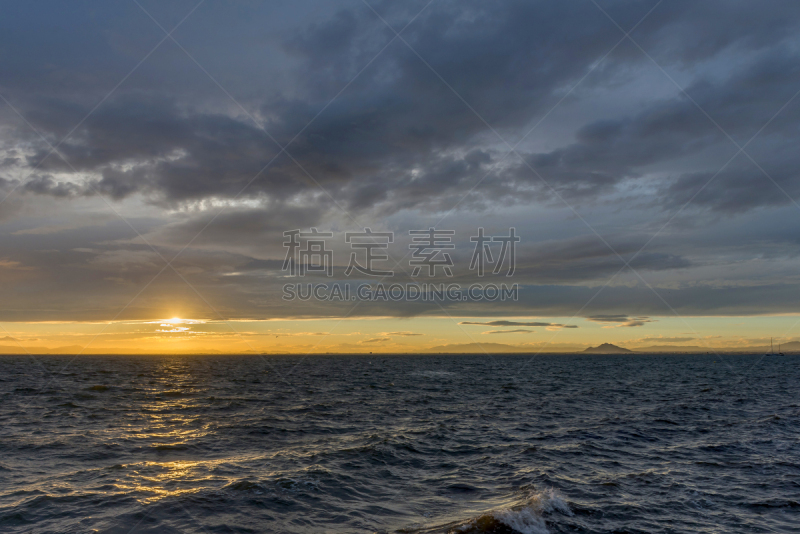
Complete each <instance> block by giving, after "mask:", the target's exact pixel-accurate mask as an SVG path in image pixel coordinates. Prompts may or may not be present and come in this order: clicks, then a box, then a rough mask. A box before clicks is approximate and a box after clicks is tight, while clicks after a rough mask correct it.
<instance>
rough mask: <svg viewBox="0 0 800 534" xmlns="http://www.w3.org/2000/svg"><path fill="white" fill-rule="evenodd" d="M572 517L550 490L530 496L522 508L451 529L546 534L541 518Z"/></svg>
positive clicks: (473, 533)
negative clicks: (551, 514)
mask: <svg viewBox="0 0 800 534" xmlns="http://www.w3.org/2000/svg"><path fill="white" fill-rule="evenodd" d="M552 512H561V513H562V514H565V515H570V516H571V515H572V510H570V508H569V505H568V504H567V503H566V502H565V501H564V499H563V498H562V497H561V496H560V495H559V494H558V493H557V492H556V491H554V490H552V489H550V490H547V491H543V492H539V493H536V494H534V495H533V496H532V497H531V498H530V499H529V500H528V502H527V503H526V504H524V505H523V506H522V507H513V508H505V509H501V510H495V511H492V512H488V513H486V514H483V515H481V516H480V517H477V518H475V519H473V520H471V521H470V522H469V523H467V524H465V525H462V526H460V527H459V528H457V529H455V531H454V532H458V533H460V534H481V533H490V532H491V533H498V534H548V533H549V532H550V531H549V530H548V529H547V523H546V522H545V519H544V514H549V513H552Z"/></svg>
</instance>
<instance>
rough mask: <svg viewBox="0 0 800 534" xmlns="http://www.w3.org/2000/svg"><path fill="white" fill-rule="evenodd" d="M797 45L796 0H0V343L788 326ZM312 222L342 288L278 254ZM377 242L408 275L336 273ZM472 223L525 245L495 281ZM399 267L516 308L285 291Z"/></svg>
mask: <svg viewBox="0 0 800 534" xmlns="http://www.w3.org/2000/svg"><path fill="white" fill-rule="evenodd" d="M798 30H800V4H798V3H797V2H792V1H785V2H783V1H779V0H775V1H773V2H769V3H767V4H763V3H754V2H730V1H707V2H702V3H700V2H692V1H680V0H676V1H672V0H670V1H662V2H658V1H632V0H596V1H595V0H585V1H584V0H575V1H570V2H545V1H531V0H526V1H503V0H496V1H494V0H493V1H485V0H484V1H474V2H473V1H469V0H467V1H459V2H454V1H448V0H431V1H428V0H422V1H416V0H413V1H408V2H402V3H401V2H388V1H372V0H370V1H365V0H357V1H349V0H348V1H338V2H329V1H328V2H322V1H292V2H288V1H275V2H268V3H262V2H250V1H236V2H233V1H223V0H215V1H212V0H205V1H202V2H201V1H199V0H198V1H195V0H191V1H187V2H183V1H175V2H169V3H164V2H156V1H150V0H132V1H129V2H127V1H126V2H114V3H97V2H81V1H76V2H69V3H65V2H54V1H53V2H45V1H42V2H36V3H30V2H17V3H11V4H8V5H5V6H4V17H3V18H2V20H0V73H1V74H0V353H20V352H28V353H30V354H40V353H47V352H65V353H76V352H83V353H103V352H105V353H108V352H120V353H129V352H151V353H173V352H177V353H187V354H189V353H197V352H214V353H216V352H221V353H249V352H253V353H283V352H286V353H318V352H323V353H324V352H360V353H369V352H425V351H432V352H442V351H456V352H459V351H477V352H495V351H509V350H513V351H527V352H536V351H575V350H583V349H585V348H586V347H589V346H595V345H598V344H600V343H605V342H608V343H615V344H618V345H620V346H624V347H628V348H632V349H641V348H645V347H652V346H659V347H674V348H675V350H681V348H684V349H686V350H689V348H696V347H701V348H703V349H707V350H722V349H731V348H738V349H741V350H745V349H747V348H750V347H763V346H765V345H768V344H769V339H770V338H774V339H775V342H776V343H779V342H780V343H788V342H790V341H800V330H798V321H800V315H798V313H797V312H798V310H797V302H800V280H799V279H798V274H797V273H798V272H799V271H798V267H799V266H800V261H798V249H797V246H798V241H800V239H799V236H800V233H798V226H800V204H798V202H797V199H800V177H798V169H800V154H799V153H798V151H797V146H798V140H800V130H799V129H798V124H800V122H798V118H800V97H798V92H800V38H798V35H800V31H798ZM312 228H314V229H316V230H317V231H318V232H321V233H323V234H326V237H325V239H324V246H325V247H326V248H325V250H330V252H331V256H330V265H331V272H330V276H328V273H326V272H322V273H320V272H306V273H305V274H304V276H300V275H299V274H298V273H294V274H293V273H292V272H291V271H290V270H288V269H285V268H284V267H286V264H285V261H284V260H285V259H286V258H287V257H288V256H287V254H289V255H291V252H290V248H289V247H287V246H285V243H286V240H287V239H288V238H287V237H286V236H285V235H284V233H285V232H291V231H293V230H300V231H302V232H304V233H308V232H311V229H312ZM367 228H369V229H370V230H371V231H372V232H374V233H384V234H387V235H388V234H391V236H392V237H391V239H390V242H389V241H387V242H386V244H385V248H376V249H374V252H376V253H377V254H378V255H383V256H384V257H385V259H382V260H381V261H378V262H376V263H375V265H374V267H375V269H377V270H382V271H384V272H386V271H389V270H391V271H392V273H393V274H392V275H391V276H371V275H369V274H364V273H363V272H360V271H359V270H357V269H356V270H352V269H351V270H350V271H349V272H348V266H349V265H350V264H351V263H352V262H353V255H355V261H356V263H357V264H358V265H361V266H362V267H363V265H365V264H366V260H365V259H364V258H365V256H364V254H366V250H365V249H364V248H363V247H362V248H358V247H354V246H352V245H353V243H355V242H358V238H352V235H351V236H350V237H348V233H351V234H352V233H355V232H362V233H363V232H365V229H367ZM429 228H433V229H435V230H437V231H445V232H449V233H446V236H447V237H446V238H442V239H444V240H445V241H446V243H447V244H448V245H451V246H452V248H447V249H442V250H434V251H431V248H429V249H427V251H428V252H421V249H415V248H414V243H415V241H414V239H415V237H414V235H415V234H413V233H410V232H414V231H423V230H428V229H429ZM479 228H483V229H484V230H483V231H484V232H485V235H487V236H492V237H495V238H500V237H503V236H509V235H511V234H510V232H511V229H512V228H513V229H514V231H515V233H516V234H515V235H517V236H518V237H519V241H518V242H514V250H513V252H514V254H513V260H514V261H513V262H512V261H511V256H510V255H506V256H503V258H502V261H501V257H500V255H501V246H502V241H499V240H495V241H490V242H488V243H489V244H488V245H487V246H488V247H489V249H490V250H491V251H492V254H493V256H492V258H491V259H492V260H494V263H491V262H490V263H489V268H488V269H487V271H486V273H484V276H479V275H478V272H477V269H475V268H471V267H473V266H471V263H472V261H471V260H472V259H473V255H474V253H475V249H476V243H477V241H475V238H476V237H477V236H478V235H479ZM328 234H329V235H328ZM304 239H305V238H304ZM370 239H371V240H368V241H362V243H364V242H370V243H376V242H377V241H376V240H374V239H372V238H370ZM307 244H308V240H303V241H302V244H301V247H305V246H306V245H307ZM434 248H435V247H434ZM478 248H480V247H478ZM506 252H507V253H509V252H510V250H507V251H506ZM426 253H428V256H425V254H426ZM431 257H435V258H437V259H438V260H441V261H445V262H446V263H447V262H449V263H448V264H447V265H438V266H437V267H435V268H433V273H432V276H429V272H428V271H427V270H426V267H427V266H428V265H429V264H426V263H424V261H423V260H424V258H428V259H430V258H431ZM415 260H419V261H423V265H424V268H422V270H421V272H420V273H417V274H416V275H415V273H414V267H415V264H414V263H413V262H414V261H415ZM506 262H507V263H506ZM290 263H291V262H290ZM301 263H302V261H300V262H299V263H297V264H296V265H295V266H297V265H300V264H301ZM312 263H313V261H312ZM494 265H498V272H494V271H493V266H494ZM511 265H513V269H511V270H510V271H509V267H510V266H511ZM445 266H449V267H450V269H449V271H450V272H447V270H446V269H444V267H445ZM380 283H384V284H386V285H387V286H388V285H389V284H394V283H396V284H399V286H400V287H403V288H405V287H407V286H408V285H417V286H418V285H419V284H422V283H444V284H458V285H459V286H460V287H462V288H467V287H470V286H471V285H473V284H483V286H482V287H485V286H486V285H487V284H495V285H498V286H499V285H500V284H507V285H508V286H512V285H514V284H516V285H515V287H516V288H517V293H516V294H515V298H509V299H506V300H501V299H490V298H486V295H485V294H484V293H480V291H479V293H480V295H481V296H482V297H483V298H475V299H471V298H466V299H464V298H460V297H459V298H449V299H440V300H436V299H433V300H428V301H422V300H420V299H417V300H410V299H407V298H400V299H391V298H384V299H381V298H355V299H353V300H351V299H347V300H341V299H340V300H331V299H328V300H320V299H317V298H311V299H308V300H303V299H300V298H297V297H296V295H295V298H287V291H286V286H287V284H302V285H303V287H305V285H306V284H312V286H313V287H317V286H320V285H322V284H325V287H326V288H327V290H330V289H331V288H332V287H333V286H337V287H338V288H340V289H341V288H344V287H349V288H350V289H351V290H353V291H355V289H356V288H357V287H358V286H359V285H363V284H373V285H374V284H380ZM481 291H482V290H481ZM759 350H760V349H759Z"/></svg>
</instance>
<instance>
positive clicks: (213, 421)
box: [0, 354, 800, 534]
mask: <svg viewBox="0 0 800 534" xmlns="http://www.w3.org/2000/svg"><path fill="white" fill-rule="evenodd" d="M0 400H1V401H2V402H0V531H1V532H4V533H37V534H39V533H72V532H74V533H88V532H103V533H114V534H135V533H178V532H181V533H231V532H233V533H250V532H252V533H255V532H270V533H273V532H275V533H318V532H321V533H322V532H337V533H338V532H342V533H345V532H348V533H349V532H367V533H374V532H378V533H396V532H403V533H448V532H453V533H455V532H459V533H507V534H508V533H523V534H532V533H535V534H540V533H546V532H550V533H567V532H569V533H601V532H614V533H639V532H692V533H698V532H700V533H711V532H715V533H718V532H781V533H783V532H800V357H797V356H784V357H780V356H774V357H773V356H769V357H764V356H763V355H760V354H756V355H722V356H719V355H705V354H703V355H650V356H647V355H619V356H610V355H603V356H597V355H594V356H587V355H565V354H561V355H539V356H535V357H534V356H531V355H492V356H487V355H479V356H478V355H392V356H385V355H352V356H339V355H336V356H334V355H329V356H307V357H300V356H292V357H288V356H280V357H277V356H263V357H262V356H253V355H249V356H79V357H77V358H76V357H72V356H35V357H30V356H0Z"/></svg>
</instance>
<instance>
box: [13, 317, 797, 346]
mask: <svg viewBox="0 0 800 534" xmlns="http://www.w3.org/2000/svg"><path fill="white" fill-rule="evenodd" d="M502 319H503V320H499V319H498V318H497V317H489V318H475V317H467V318H451V317H417V318H409V319H396V318H387V317H381V318H363V317H362V318H358V319H353V320H343V321H340V320H338V319H302V320H295V319H272V320H261V321H253V320H233V321H215V320H206V319H189V318H183V317H178V316H173V317H171V318H169V319H159V320H153V321H119V322H110V323H108V322H106V323H85V322H46V323H0V328H1V329H0V354H24V353H29V354H76V353H81V354H114V353H119V354H208V353H219V354H246V353H255V354H270V353H272V354H307V353H366V354H369V353H417V352H422V353H424V352H477V353H482V352H516V351H519V352H523V351H524V352H539V351H542V352H576V351H582V350H584V349H586V348H587V347H591V346H597V345H600V344H601V343H612V344H615V345H618V346H620V347H624V348H629V349H632V350H637V349H642V348H646V347H653V346H657V347H662V348H663V347H667V348H670V347H672V348H674V350H675V351H681V350H698V348H701V349H702V350H703V351H706V350H715V349H720V350H724V349H731V350H737V349H738V350H745V349H747V348H748V347H754V348H755V347H763V346H769V341H770V337H773V338H774V340H775V344H776V346H777V345H778V344H786V343H789V342H792V341H800V337H795V334H796V332H795V330H794V329H795V325H796V324H797V323H798V317H796V316H788V315H784V316H774V317H691V318H683V319H679V318H674V317H654V318H650V319H649V320H648V321H643V322H642V324H641V325H637V326H630V322H629V323H619V324H612V323H607V322H597V321H592V320H589V319H586V318H577V319H573V318H569V317H550V318H541V317H537V318H531V317H522V318H520V317H504V318H502ZM525 323H528V324H533V323H536V324H542V323H551V324H550V326H544V327H543V326H524V324H525ZM564 325H571V326H572V328H564V327H563V326H564ZM692 347H694V348H692Z"/></svg>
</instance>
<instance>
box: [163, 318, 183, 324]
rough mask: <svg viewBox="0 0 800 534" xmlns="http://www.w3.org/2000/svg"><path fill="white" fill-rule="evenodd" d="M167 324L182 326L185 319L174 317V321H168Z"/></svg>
mask: <svg viewBox="0 0 800 534" xmlns="http://www.w3.org/2000/svg"><path fill="white" fill-rule="evenodd" d="M166 322H168V323H170V324H180V323H182V322H183V319H181V318H180V317H173V318H172V319H167V321H166Z"/></svg>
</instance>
